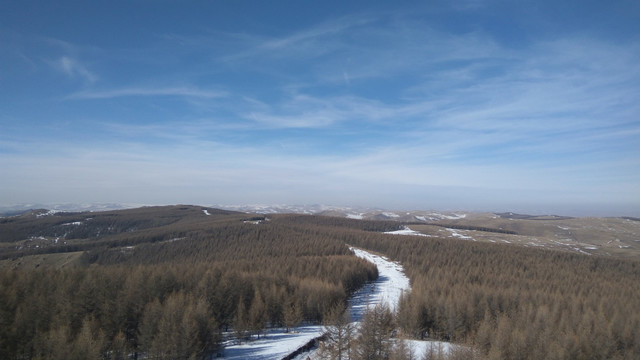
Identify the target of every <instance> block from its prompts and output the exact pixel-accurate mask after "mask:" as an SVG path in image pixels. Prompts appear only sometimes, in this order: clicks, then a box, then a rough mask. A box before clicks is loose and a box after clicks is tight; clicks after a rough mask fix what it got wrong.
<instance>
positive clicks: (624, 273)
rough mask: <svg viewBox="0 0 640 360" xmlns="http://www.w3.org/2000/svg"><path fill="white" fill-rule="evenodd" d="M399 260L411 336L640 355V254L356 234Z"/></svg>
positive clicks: (501, 349)
mask: <svg viewBox="0 0 640 360" xmlns="http://www.w3.org/2000/svg"><path fill="white" fill-rule="evenodd" d="M350 241H351V242H352V245H356V246H360V247H363V248H366V249H370V250H374V251H378V252H381V253H384V254H387V255H388V256H390V257H391V258H392V259H395V260H398V261H400V262H401V263H402V264H403V265H404V266H405V269H406V271H407V273H408V275H409V277H410V279H411V282H412V292H411V294H410V295H409V296H406V297H405V298H403V299H402V301H401V303H400V311H399V315H398V322H399V324H400V326H401V327H402V329H403V330H404V332H405V333H406V334H407V335H409V336H413V337H418V338H423V337H431V338H435V339H442V340H453V341H457V342H463V343H466V344H468V345H470V346H474V347H475V348H477V349H478V351H479V354H478V356H479V357H480V358H488V359H637V358H640V332H638V329H640V313H638V311H637V309H640V263H639V262H638V261H632V260H624V259H617V258H606V257H596V256H588V255H579V254H570V253H566V252H561V251H550V250H539V249H527V248H523V247H518V246H512V245H504V244H503V245H498V244H488V243H474V242H469V241H464V240H451V239H449V240H439V239H433V238H424V237H411V236H407V237H402V238H401V239H399V238H398V237H393V238H390V237H386V238H385V237H380V236H368V237H353V238H352V239H350Z"/></svg>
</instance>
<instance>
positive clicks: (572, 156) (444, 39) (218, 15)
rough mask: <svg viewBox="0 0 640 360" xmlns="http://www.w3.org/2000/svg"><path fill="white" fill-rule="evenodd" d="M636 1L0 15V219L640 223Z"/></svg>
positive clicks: (39, 6) (255, 5) (20, 8)
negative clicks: (338, 214) (324, 209)
mask: <svg viewBox="0 0 640 360" xmlns="http://www.w3.org/2000/svg"><path fill="white" fill-rule="evenodd" d="M638 18H640V4H638V3H637V2H634V1H620V2H616V3H615V4H612V3H610V2H606V1H594V2H583V1H565V2H561V3H558V2H556V1H522V2H517V3H513V4H512V3H511V2H505V1H499V0H495V1H494V0H486V1H483V0H468V1H457V2H453V3H452V2H449V1H433V2H429V3H427V4H425V3H423V2H406V3H402V5H398V4H396V3H388V2H384V1H366V2H365V1H354V2H348V3H346V4H345V3H343V2H322V3H318V4H316V3H301V2H295V1H275V2H248V1H237V2H206V3H202V2H173V1H171V2H166V1H161V2H158V3H154V4H150V3H148V2H139V1H109V2H85V1H64V2H54V3H52V2H49V1H29V0H25V1H18V2H9V1H7V2H2V3H0V42H1V43H2V52H0V95H1V96H0V169H1V170H0V171H1V175H0V205H3V204H4V205H6V206H8V205H13V204H25V203H44V204H62V203H130V204H147V205H154V204H178V203H182V204H329V205H336V206H353V207H379V208H384V209H405V210H412V209H420V210H421V209H425V210H427V209H435V210H443V211H445V210H462V211H496V212H502V211H506V212H508V211H513V212H520V213H534V214H559V215H569V216H640V146H638V144H639V143H640V102H638V99H640V63H639V62H638V58H639V57H640V37H639V35H640V22H638V21H637V19H638Z"/></svg>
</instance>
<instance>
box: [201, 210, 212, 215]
mask: <svg viewBox="0 0 640 360" xmlns="http://www.w3.org/2000/svg"><path fill="white" fill-rule="evenodd" d="M202 212H203V213H204V214H205V215H207V216H211V214H209V211H208V210H207V209H202Z"/></svg>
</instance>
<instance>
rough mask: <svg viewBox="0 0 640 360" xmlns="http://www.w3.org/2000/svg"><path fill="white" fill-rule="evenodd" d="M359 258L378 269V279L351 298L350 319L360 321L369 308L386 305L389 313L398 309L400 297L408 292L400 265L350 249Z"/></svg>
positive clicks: (406, 282) (366, 252)
mask: <svg viewBox="0 0 640 360" xmlns="http://www.w3.org/2000/svg"><path fill="white" fill-rule="evenodd" d="M351 251H353V252H354V253H355V255H356V256H357V257H359V258H363V259H365V260H367V261H369V262H371V263H373V264H375V265H376V266H377V267H378V279H377V280H376V281H374V282H373V283H370V284H367V285H365V286H364V287H363V288H362V289H360V290H359V291H358V292H356V294H354V296H353V297H352V298H351V300H350V301H349V302H350V308H351V318H352V319H353V320H354V321H360V319H361V318H362V314H363V313H364V311H365V310H366V309H367V307H369V306H375V305H378V304H381V303H386V304H387V305H388V306H389V308H390V309H391V311H395V310H396V308H397V307H398V301H399V300H400V295H402V293H403V292H406V291H407V292H408V291H409V290H410V284H409V278H408V277H407V276H406V275H405V274H404V269H403V268H402V265H400V264H398V263H395V262H392V261H389V260H387V258H386V257H384V256H379V255H375V254H372V253H370V252H368V251H365V250H361V249H356V248H351Z"/></svg>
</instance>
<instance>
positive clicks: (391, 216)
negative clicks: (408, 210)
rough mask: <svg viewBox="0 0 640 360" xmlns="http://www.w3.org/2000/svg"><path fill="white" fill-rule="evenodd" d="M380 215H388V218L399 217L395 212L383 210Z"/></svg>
mask: <svg viewBox="0 0 640 360" xmlns="http://www.w3.org/2000/svg"><path fill="white" fill-rule="evenodd" d="M382 215H384V216H386V217H390V218H399V217H400V215H398V214H396V213H392V212H383V213H382Z"/></svg>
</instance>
